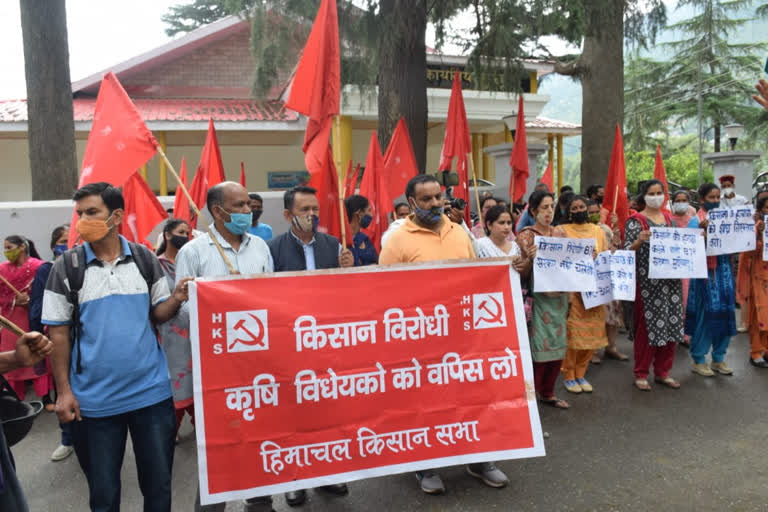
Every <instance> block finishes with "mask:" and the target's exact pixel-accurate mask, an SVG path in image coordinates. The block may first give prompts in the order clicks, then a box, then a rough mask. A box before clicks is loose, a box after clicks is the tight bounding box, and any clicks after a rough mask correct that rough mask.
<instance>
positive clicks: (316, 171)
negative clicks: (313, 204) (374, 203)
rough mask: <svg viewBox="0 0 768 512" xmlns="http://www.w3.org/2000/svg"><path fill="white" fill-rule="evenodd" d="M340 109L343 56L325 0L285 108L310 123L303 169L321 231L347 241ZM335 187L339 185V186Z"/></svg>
mask: <svg viewBox="0 0 768 512" xmlns="http://www.w3.org/2000/svg"><path fill="white" fill-rule="evenodd" d="M340 103H341V53H340V49H339V21H338V17H337V13H336V1H335V0H322V3H321V4H320V8H319V9H318V11H317V17H316V18H315V22H314V23H313V25H312V31H311V32H310V34H309V39H308V40H307V44H306V46H305V47H304V51H303V52H302V55H301V59H300V60H299V64H298V66H297V68H296V73H295V74H294V76H293V80H292V82H291V89H290V92H289V94H288V101H286V103H285V106H286V107H287V108H290V109H291V110H295V111H296V112H299V113H300V114H304V115H305V116H307V117H308V118H309V120H308V122H307V129H306V132H305V134H304V146H303V148H302V149H303V151H304V164H305V165H306V167H307V170H308V171H309V174H310V176H311V178H310V182H309V184H310V186H312V187H314V188H315V189H317V191H318V194H317V198H318V200H319V201H320V228H322V229H323V230H325V231H327V232H328V233H329V234H331V235H333V236H336V237H338V238H339V239H340V240H342V239H343V238H346V237H345V235H344V233H345V232H346V231H345V230H346V228H345V224H346V215H345V214H344V209H343V204H342V203H343V197H342V196H341V190H340V189H341V184H340V183H339V179H338V175H337V173H336V166H335V164H334V163H333V155H332V153H331V151H330V145H329V140H330V136H331V124H332V123H333V116H335V115H337V114H338V113H339V110H340ZM334 183H335V185H334Z"/></svg>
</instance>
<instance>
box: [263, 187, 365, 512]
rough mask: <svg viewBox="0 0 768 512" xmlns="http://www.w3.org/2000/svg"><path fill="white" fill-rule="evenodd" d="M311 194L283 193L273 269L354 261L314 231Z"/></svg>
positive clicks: (293, 498)
mask: <svg viewBox="0 0 768 512" xmlns="http://www.w3.org/2000/svg"><path fill="white" fill-rule="evenodd" d="M315 194H316V191H315V189H314V188H312V187H307V186H305V185H300V186H297V187H294V188H292V189H291V190H288V191H286V192H285V195H284V196H283V206H284V207H285V210H284V211H283V216H284V217H285V220H286V221H287V222H288V223H289V224H290V226H291V229H290V230H289V231H288V232H287V233H283V234H282V235H280V236H277V237H275V238H273V239H272V240H270V241H269V244H268V245H269V250H270V252H271V253H272V258H273V260H274V262H275V272H291V271H300V270H318V269H327V268H339V267H351V266H353V265H354V264H355V258H354V256H353V255H352V252H351V251H350V250H349V249H342V247H341V244H340V243H339V241H338V240H337V239H336V238H335V237H333V236H331V235H328V234H326V233H320V232H319V231H317V226H318V223H319V221H320V213H321V212H320V202H319V201H318V200H317V196H316V195H315ZM369 242H370V240H369ZM319 489H322V490H323V491H325V492H327V493H329V494H333V495H336V496H345V495H347V494H348V493H349V490H348V489H347V484H335V485H324V486H322V487H319ZM306 499H307V491H305V490H303V489H302V490H299V491H291V492H287V493H285V501H286V502H287V503H288V505H290V506H292V507H297V506H299V505H301V504H303V503H304V502H305V501H306Z"/></svg>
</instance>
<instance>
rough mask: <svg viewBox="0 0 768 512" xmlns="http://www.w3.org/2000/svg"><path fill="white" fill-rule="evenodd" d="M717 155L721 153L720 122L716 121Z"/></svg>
mask: <svg viewBox="0 0 768 512" xmlns="http://www.w3.org/2000/svg"><path fill="white" fill-rule="evenodd" d="M714 124H715V127H714V128H715V153H719V152H720V122H719V121H715V122H714Z"/></svg>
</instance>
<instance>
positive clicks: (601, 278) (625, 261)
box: [581, 251, 635, 309]
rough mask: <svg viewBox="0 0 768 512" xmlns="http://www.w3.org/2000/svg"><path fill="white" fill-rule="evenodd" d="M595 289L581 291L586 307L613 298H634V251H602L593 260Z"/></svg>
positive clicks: (597, 304) (592, 306)
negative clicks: (592, 290)
mask: <svg viewBox="0 0 768 512" xmlns="http://www.w3.org/2000/svg"><path fill="white" fill-rule="evenodd" d="M595 278H596V280H597V291H594V292H582V294H581V299H582V300H583V301H584V307H585V308H586V309H592V308H594V307H595V306H601V305H603V304H607V303H609V302H611V301H614V300H628V301H634V300H635V253H634V251H616V252H614V253H611V251H603V252H601V253H600V254H598V255H597V259H596V260H595Z"/></svg>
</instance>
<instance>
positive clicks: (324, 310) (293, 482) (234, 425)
mask: <svg viewBox="0 0 768 512" xmlns="http://www.w3.org/2000/svg"><path fill="white" fill-rule="evenodd" d="M413 283H424V286H413ZM427 284H428V286H427ZM362 290H367V291H368V292H367V293H361V291H362ZM374 290H375V293H370V292H371V291H374ZM404 290H407V293H404ZM191 293H192V297H191V303H190V306H191V307H190V312H191V321H192V328H191V331H192V338H193V341H192V347H193V371H194V377H195V379H196V386H195V409H196V420H197V421H196V428H197V441H198V455H199V457H198V463H199V471H200V490H201V498H202V502H203V503H204V504H209V503H216V502H221V501H226V500H234V499H242V498H248V497H253V496H259V495H267V494H275V493H279V492H284V491H289V490H297V489H305V488H310V487H314V486H318V485H326V484H332V483H339V482H348V481H352V480H357V479H362V478H369V477H375V476H381V475H387V474H393V473H402V472H407V471H416V470H420V469H427V468H437V467H441V466H448V465H456V464H465V463H472V462H482V461H492V460H500V459H513V458H522V457H533V456H540V455H544V444H543V438H542V433H541V426H540V424H539V417H538V410H537V408H536V403H535V397H534V395H533V370H532V366H531V357H530V350H529V346H528V338H527V332H526V326H525V317H524V312H523V306H522V304H523V303H522V297H521V292H520V281H519V279H518V278H517V275H516V274H514V275H513V271H511V270H510V267H509V263H508V262H506V261H492V260H489V261H472V262H457V263H448V264H445V263H443V264H440V265H435V264H429V265H418V266H405V267H402V266H400V267H398V266H395V267H378V268H371V267H368V268H367V269H366V268H360V269H351V270H348V271H344V272H339V271H337V270H335V271H333V270H332V271H319V272H307V273H296V274H289V275H280V274H277V275H275V274H273V275H271V276H263V277H254V278H245V277H239V276H238V277H237V278H228V279H225V280H206V279H201V280H198V281H197V282H196V283H195V284H194V285H193V286H192V292H191Z"/></svg>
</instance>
